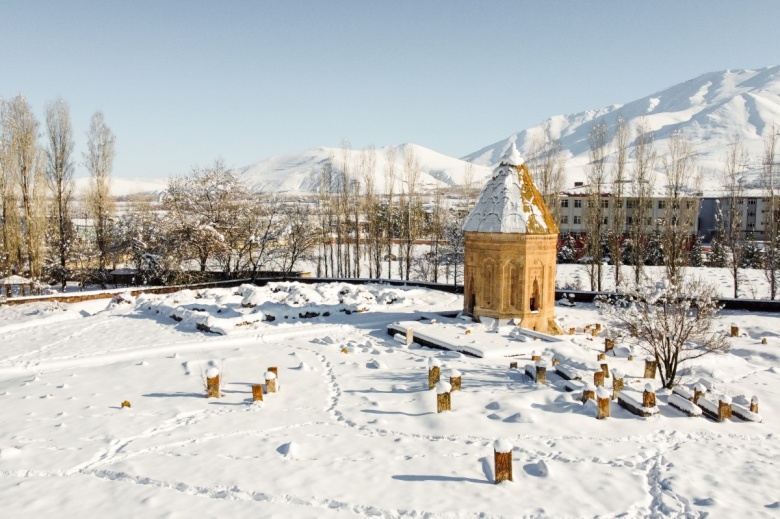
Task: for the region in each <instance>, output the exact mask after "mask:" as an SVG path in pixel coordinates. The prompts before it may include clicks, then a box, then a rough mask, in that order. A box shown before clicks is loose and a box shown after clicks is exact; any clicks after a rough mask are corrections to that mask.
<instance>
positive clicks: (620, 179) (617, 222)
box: [609, 116, 631, 290]
mask: <svg viewBox="0 0 780 519" xmlns="http://www.w3.org/2000/svg"><path fill="white" fill-rule="evenodd" d="M630 134H631V129H630V127H629V126H628V124H627V123H626V120H625V119H624V118H623V117H622V116H619V117H618V119H617V122H616V123H615V162H614V165H613V167H612V218H613V221H614V225H613V226H612V228H613V229H614V231H613V232H612V233H610V236H609V250H610V256H611V257H612V265H613V268H614V269H615V289H616V290H617V289H618V288H619V287H620V284H621V281H622V280H621V272H620V269H621V266H622V264H623V227H624V225H625V224H626V207H625V206H626V182H627V180H628V168H627V162H628V143H629V139H630Z"/></svg>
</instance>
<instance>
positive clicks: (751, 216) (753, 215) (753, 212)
mask: <svg viewBox="0 0 780 519" xmlns="http://www.w3.org/2000/svg"><path fill="white" fill-rule="evenodd" d="M755 217H756V212H755V211H748V218H755Z"/></svg>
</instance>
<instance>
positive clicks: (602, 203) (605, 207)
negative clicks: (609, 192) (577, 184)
mask: <svg viewBox="0 0 780 519" xmlns="http://www.w3.org/2000/svg"><path fill="white" fill-rule="evenodd" d="M601 207H603V208H604V209H609V200H602V201H601Z"/></svg>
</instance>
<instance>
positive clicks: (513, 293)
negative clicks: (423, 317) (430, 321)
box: [463, 144, 561, 333]
mask: <svg viewBox="0 0 780 519" xmlns="http://www.w3.org/2000/svg"><path fill="white" fill-rule="evenodd" d="M463 231H464V233H465V237H466V261H465V263H466V266H465V283H466V284H465V287H464V288H465V291H464V298H463V310H464V312H465V313H466V314H468V315H471V316H472V317H473V318H474V319H475V320H479V319H480V318H482V317H491V318H493V319H498V320H499V321H500V322H508V321H510V320H514V321H515V323H518V322H519V326H521V327H523V328H527V329H529V330H536V331H539V332H547V333H561V331H560V329H559V328H558V326H557V325H556V324H555V320H554V304H555V261H556V245H557V240H558V227H557V226H556V225H555V221H554V219H553V217H552V215H551V214H550V211H549V210H548V209H547V205H546V204H545V202H544V199H543V198H542V195H541V194H540V193H539V191H538V190H537V189H536V186H534V183H533V181H532V180H531V175H530V174H529V172H528V167H527V166H526V165H525V163H524V161H523V159H522V158H521V157H520V154H519V153H518V152H517V148H515V145H514V144H511V145H510V146H509V148H508V149H507V151H506V152H505V153H504V156H503V157H502V158H501V160H500V161H499V165H498V167H497V168H496V169H495V170H494V171H493V176H492V178H491V179H490V180H489V181H488V183H487V185H485V187H484V189H483V190H482V193H480V195H479V199H478V201H477V204H476V206H474V209H472V210H471V212H470V213H469V215H468V217H467V218H466V222H465V223H464V224H463Z"/></svg>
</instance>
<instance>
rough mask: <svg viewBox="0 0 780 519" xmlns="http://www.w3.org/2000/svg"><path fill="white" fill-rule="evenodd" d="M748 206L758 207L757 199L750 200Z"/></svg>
mask: <svg viewBox="0 0 780 519" xmlns="http://www.w3.org/2000/svg"><path fill="white" fill-rule="evenodd" d="M748 205H756V199H755V198H751V199H750V200H748Z"/></svg>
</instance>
